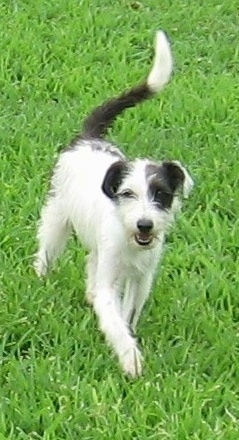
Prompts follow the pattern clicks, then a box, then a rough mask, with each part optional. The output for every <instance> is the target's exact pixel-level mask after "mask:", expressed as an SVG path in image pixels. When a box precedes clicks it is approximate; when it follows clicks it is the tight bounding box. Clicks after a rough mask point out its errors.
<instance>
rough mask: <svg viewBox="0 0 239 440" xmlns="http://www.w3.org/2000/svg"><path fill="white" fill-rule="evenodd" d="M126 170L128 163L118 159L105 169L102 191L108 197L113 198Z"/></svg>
mask: <svg viewBox="0 0 239 440" xmlns="http://www.w3.org/2000/svg"><path fill="white" fill-rule="evenodd" d="M127 172H128V164H127V163H126V162H125V161H123V160H119V161H117V162H114V163H113V164H112V165H111V166H110V167H109V169H108V170H107V172H106V174H105V177H104V180H103V183H102V187H101V188H102V191H103V193H104V194H105V195H106V196H107V197H109V198H110V199H114V198H116V196H117V191H118V188H119V186H120V184H121V182H122V180H123V178H124V176H125V175H126V174H127Z"/></svg>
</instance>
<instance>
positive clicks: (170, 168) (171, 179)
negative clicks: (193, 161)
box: [162, 162, 185, 192]
mask: <svg viewBox="0 0 239 440" xmlns="http://www.w3.org/2000/svg"><path fill="white" fill-rule="evenodd" d="M162 169H163V175H164V178H165V179H166V181H167V184H168V185H169V187H170V189H171V191H173V192H175V191H176V190H177V189H178V188H180V187H182V186H183V183H184V179H185V175H184V172H183V170H182V169H181V167H180V166H179V165H177V163H175V162H163V164H162Z"/></svg>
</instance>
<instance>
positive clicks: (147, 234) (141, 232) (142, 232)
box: [134, 219, 154, 246]
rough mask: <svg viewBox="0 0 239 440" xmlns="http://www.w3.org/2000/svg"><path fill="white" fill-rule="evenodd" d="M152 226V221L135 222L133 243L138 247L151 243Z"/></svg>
mask: <svg viewBox="0 0 239 440" xmlns="http://www.w3.org/2000/svg"><path fill="white" fill-rule="evenodd" d="M153 227H154V224H153V222H152V220H148V219H141V220H138V222H137V228H138V231H137V232H136V233H135V236H134V238H135V241H136V243H138V244H139V245H140V246H149V245H150V244H151V243H152V241H153V234H152V230H153Z"/></svg>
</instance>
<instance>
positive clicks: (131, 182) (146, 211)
mask: <svg viewBox="0 0 239 440" xmlns="http://www.w3.org/2000/svg"><path fill="white" fill-rule="evenodd" d="M172 67H173V61H172V55H171V49H170V45H169V42H168V40H167V37H166V35H165V34H164V32H162V31H158V32H157V34H156V45H155V59H154V63H153V67H152V69H151V71H150V74H149V76H148V78H147V80H146V81H145V82H143V83H142V84H140V85H138V86H136V87H134V88H132V89H131V90H129V91H127V92H125V93H123V94H121V95H120V96H119V97H117V98H115V99H112V100H110V101H107V102H106V103H104V104H103V105H102V106H100V107H98V108H96V109H95V110H94V111H93V112H92V113H91V114H90V116H89V117H88V118H87V119H86V120H85V122H84V128H83V133H82V134H81V135H80V136H78V137H77V138H76V139H75V140H74V142H72V144H70V145H69V147H68V148H67V149H66V150H64V151H63V152H62V153H61V154H60V157H59V159H58V162H57V164H56V167H55V169H54V173H53V177H52V182H51V189H50V191H49V194H48V197H47V201H46V204H45V205H44V207H43V209H42V214H41V220H40V225H39V229H38V240H39V250H38V252H37V255H36V259H35V263H34V267H35V270H36V272H37V274H38V275H39V276H43V275H45V274H46V272H47V269H48V267H49V265H50V264H51V263H53V262H54V261H55V260H56V258H57V257H58V256H59V254H60V252H61V251H62V250H63V249H64V247H65V244H66V241H67V239H68V237H69V235H70V233H71V231H72V230H74V231H75V233H76V235H77V236H78V237H79V238H80V240H81V242H82V244H83V245H84V246H85V248H86V249H87V251H88V257H87V266H86V268H87V280H86V294H87V298H88V300H89V301H90V302H91V303H92V304H93V307H94V310H95V313H96V314H97V316H98V319H99V325H100V328H101V330H102V331H103V332H104V334H105V337H106V339H107V341H108V342H109V344H110V345H111V346H112V347H113V349H114V351H115V353H116V354H117V356H118V358H119V361H120V364H121V366H122V368H123V370H124V372H125V373H126V374H129V375H131V376H136V375H139V374H141V372H142V357H141V354H140V351H139V349H138V347H137V342H136V339H135V337H133V335H132V330H133V331H134V330H135V327H136V324H137V321H138V319H139V316H140V313H141V310H142V308H143V305H144V303H145V301H146V299H147V297H148V295H149V293H150V289H151V286H152V282H153V278H154V275H155V272H156V268H157V265H158V262H159V260H160V256H161V254H162V248H163V244H164V237H165V233H166V231H167V230H168V227H169V225H170V224H171V223H172V221H173V219H174V214H175V212H176V211H177V210H178V209H179V208H180V195H182V196H184V197H187V195H188V193H189V191H190V189H191V188H192V186H193V182H192V179H191V178H190V176H189V175H188V173H187V171H186V170H185V169H184V168H183V166H182V165H181V164H180V163H179V162H177V161H163V162H159V163H156V162H153V161H151V160H149V159H136V160H134V161H130V160H128V159H127V158H126V157H125V156H124V155H123V154H122V152H121V151H120V150H118V149H117V148H116V147H115V146H114V145H112V144H111V143H109V142H107V141H106V140H104V135H105V134H106V132H107V128H108V127H109V126H111V124H112V123H113V122H114V120H115V119H116V117H117V116H118V115H119V114H120V113H122V112H123V111H124V110H125V109H127V108H129V107H134V106H135V105H136V104H138V103H140V102H141V101H144V100H146V99H148V98H151V97H152V96H153V95H154V94H155V93H157V92H159V91H160V90H161V89H162V88H163V87H164V86H165V85H166V84H167V83H168V81H169V79H170V76H171V73H172Z"/></svg>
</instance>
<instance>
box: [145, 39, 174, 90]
mask: <svg viewBox="0 0 239 440" xmlns="http://www.w3.org/2000/svg"><path fill="white" fill-rule="evenodd" d="M172 70H173V57H172V52H171V48H170V44H169V41H168V39H167V37H166V35H165V33H164V32H163V31H157V33H156V38H155V57H154V63H153V67H152V69H151V71H150V74H149V76H148V78H147V85H148V87H149V89H150V90H151V91H152V92H153V93H157V92H159V91H160V90H161V89H162V88H163V87H164V86H165V85H166V84H167V83H168V82H169V79H170V76H171V73H172Z"/></svg>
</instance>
